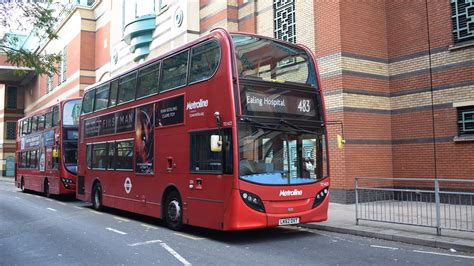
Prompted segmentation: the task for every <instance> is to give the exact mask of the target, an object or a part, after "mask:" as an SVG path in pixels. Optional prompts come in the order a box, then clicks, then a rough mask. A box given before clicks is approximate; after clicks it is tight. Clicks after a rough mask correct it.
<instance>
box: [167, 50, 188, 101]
mask: <svg viewBox="0 0 474 266" xmlns="http://www.w3.org/2000/svg"><path fill="white" fill-rule="evenodd" d="M188 54H189V50H186V51H184V52H181V53H179V54H175V55H173V56H171V57H169V58H166V59H165V60H163V69H162V71H161V82H160V91H161V92H163V91H167V90H171V89H174V88H177V87H181V86H183V85H185V84H186V78H187V72H188V71H187V70H188Z"/></svg>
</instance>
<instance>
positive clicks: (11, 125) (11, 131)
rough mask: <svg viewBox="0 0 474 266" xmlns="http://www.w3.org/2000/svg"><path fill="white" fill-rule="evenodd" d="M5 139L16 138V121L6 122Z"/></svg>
mask: <svg viewBox="0 0 474 266" xmlns="http://www.w3.org/2000/svg"><path fill="white" fill-rule="evenodd" d="M7 139H16V122H7Z"/></svg>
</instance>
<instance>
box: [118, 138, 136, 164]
mask: <svg viewBox="0 0 474 266" xmlns="http://www.w3.org/2000/svg"><path fill="white" fill-rule="evenodd" d="M115 149H116V156H115V169H120V170H133V140H128V141H117V142H116V145H115Z"/></svg>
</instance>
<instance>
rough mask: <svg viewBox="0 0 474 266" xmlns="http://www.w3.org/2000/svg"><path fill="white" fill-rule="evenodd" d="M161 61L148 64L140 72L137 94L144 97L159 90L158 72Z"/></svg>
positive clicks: (138, 96)
mask: <svg viewBox="0 0 474 266" xmlns="http://www.w3.org/2000/svg"><path fill="white" fill-rule="evenodd" d="M159 70H160V62H158V63H155V64H153V65H151V66H147V67H146V68H143V69H141V70H140V72H139V74H138V85H137V96H136V98H137V99H139V98H142V97H145V96H148V95H152V94H155V93H157V92H158V73H159Z"/></svg>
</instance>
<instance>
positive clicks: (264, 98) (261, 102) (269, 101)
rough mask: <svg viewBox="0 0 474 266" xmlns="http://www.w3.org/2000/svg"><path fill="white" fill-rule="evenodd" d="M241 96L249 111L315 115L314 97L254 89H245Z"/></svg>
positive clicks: (245, 107)
mask: <svg viewBox="0 0 474 266" xmlns="http://www.w3.org/2000/svg"><path fill="white" fill-rule="evenodd" d="M243 96H244V97H243V98H244V99H242V101H243V103H244V109H246V111H247V112H250V113H254V112H256V113H281V114H290V115H303V116H315V115H316V109H315V103H314V99H312V98H310V97H305V96H298V95H288V94H281V93H272V94H269V93H262V92H255V91H246V92H245V93H244V94H243Z"/></svg>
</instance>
